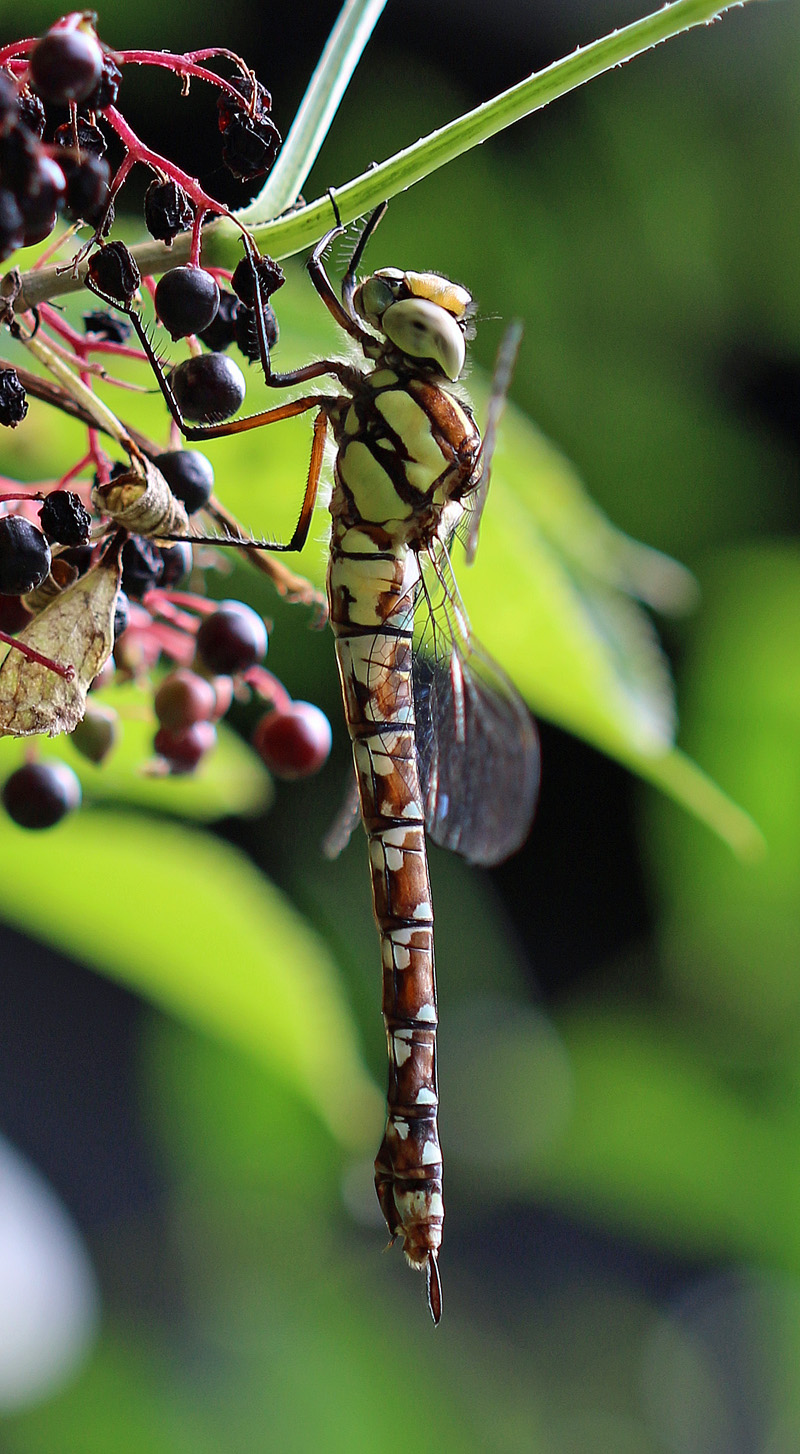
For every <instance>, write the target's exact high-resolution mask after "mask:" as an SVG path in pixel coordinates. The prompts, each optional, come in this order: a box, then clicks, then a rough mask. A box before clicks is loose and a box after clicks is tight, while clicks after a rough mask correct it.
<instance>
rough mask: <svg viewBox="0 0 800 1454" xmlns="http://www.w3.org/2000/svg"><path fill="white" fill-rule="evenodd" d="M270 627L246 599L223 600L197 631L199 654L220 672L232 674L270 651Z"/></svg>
mask: <svg viewBox="0 0 800 1454" xmlns="http://www.w3.org/2000/svg"><path fill="white" fill-rule="evenodd" d="M267 645H268V641H267V628H266V626H265V625H264V622H263V621H262V619H261V617H260V616H258V615H256V612H255V611H252V610H251V609H250V607H249V606H245V605H244V604H243V602H242V601H223V603H222V605H221V606H219V607H218V608H217V610H216V611H215V612H214V613H213V615H212V616H206V618H205V620H204V621H203V622H202V623H201V626H200V630H199V631H198V633H197V654H198V656H199V658H200V660H201V661H202V663H203V666H204V667H205V668H206V669H207V670H208V671H210V672H212V673H213V674H214V675H215V676H216V675H224V676H232V675H233V673H234V672H240V671H247V669H248V667H251V666H256V665H257V664H258V662H260V661H263V659H264V657H265V656H266V654H267Z"/></svg>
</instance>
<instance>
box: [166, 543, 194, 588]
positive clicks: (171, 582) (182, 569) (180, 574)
mask: <svg viewBox="0 0 800 1454" xmlns="http://www.w3.org/2000/svg"><path fill="white" fill-rule="evenodd" d="M159 550H160V551H161V559H162V560H163V562H164V572H163V575H162V577H161V581H160V584H161V585H162V586H165V587H170V586H177V585H180V582H181V581H182V580H184V579H185V577H186V576H188V574H189V572H190V570H191V569H192V547H191V545H190V544H189V542H188V540H178V541H176V542H175V544H174V545H161V546H159Z"/></svg>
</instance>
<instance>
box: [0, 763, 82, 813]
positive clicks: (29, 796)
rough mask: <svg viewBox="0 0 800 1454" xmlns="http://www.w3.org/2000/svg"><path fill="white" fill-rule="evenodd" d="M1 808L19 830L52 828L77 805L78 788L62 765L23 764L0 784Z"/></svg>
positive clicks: (70, 769)
mask: <svg viewBox="0 0 800 1454" xmlns="http://www.w3.org/2000/svg"><path fill="white" fill-rule="evenodd" d="M2 796H3V806H4V808H5V810H6V812H7V813H8V816H9V818H11V819H13V821H14V822H15V823H17V824H18V825H19V827H20V828H52V827H53V826H54V825H55V824H56V823H59V822H60V821H61V819H62V818H64V817H66V815H67V813H71V812H73V811H74V810H75V808H79V807H80V804H81V785H80V782H79V781H78V779H77V777H76V776H75V773H74V772H73V771H72V768H71V767H67V764H66V763H65V762H26V763H25V764H24V766H23V767H18V768H17V770H16V772H12V774H11V776H10V777H8V778H6V780H5V782H4V783H3V794H2Z"/></svg>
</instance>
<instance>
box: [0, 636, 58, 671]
mask: <svg viewBox="0 0 800 1454" xmlns="http://www.w3.org/2000/svg"><path fill="white" fill-rule="evenodd" d="M0 641H4V642H5V644H6V646H13V647H14V650H15V651H20V652H21V653H22V655H23V656H24V657H25V659H26V660H27V661H35V662H36V663H37V665H38V666H45V667H47V670H48V671H52V672H55V674H56V676H59V677H63V678H64V681H65V682H71V681H74V680H75V668H74V666H62V665H61V663H60V662H59V661H53V659H52V657H50V656H43V655H42V653H41V651H35V650H34V648H33V647H32V646H26V644H25V642H24V641H18V640H17V638H16V637H15V636H8V635H7V634H6V632H5V631H0Z"/></svg>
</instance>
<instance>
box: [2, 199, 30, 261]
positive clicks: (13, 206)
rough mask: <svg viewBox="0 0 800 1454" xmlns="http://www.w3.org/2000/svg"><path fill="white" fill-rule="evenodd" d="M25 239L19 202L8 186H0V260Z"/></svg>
mask: <svg viewBox="0 0 800 1454" xmlns="http://www.w3.org/2000/svg"><path fill="white" fill-rule="evenodd" d="M24 241H25V223H24V221H23V217H22V213H21V212H20V209H19V203H18V202H17V199H16V197H15V196H14V194H13V192H10V191H9V190H8V187H0V262H5V260H6V258H7V257H11V254H12V253H15V252H16V251H17V249H18V248H20V247H22V245H23V243H24Z"/></svg>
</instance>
